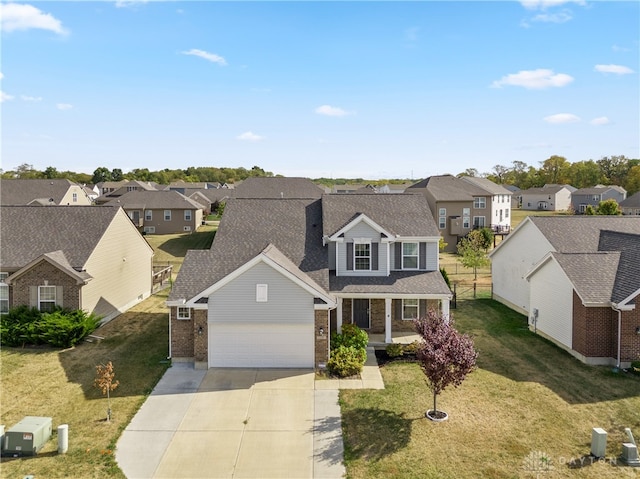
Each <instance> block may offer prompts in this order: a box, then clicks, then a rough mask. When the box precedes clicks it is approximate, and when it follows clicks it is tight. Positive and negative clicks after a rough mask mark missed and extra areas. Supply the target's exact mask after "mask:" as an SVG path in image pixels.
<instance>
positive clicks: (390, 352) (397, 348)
mask: <svg viewBox="0 0 640 479" xmlns="http://www.w3.org/2000/svg"><path fill="white" fill-rule="evenodd" d="M386 352H387V356H389V357H390V358H397V357H400V356H402V355H403V354H404V347H403V346H402V344H399V343H392V344H389V345H387V348H386Z"/></svg>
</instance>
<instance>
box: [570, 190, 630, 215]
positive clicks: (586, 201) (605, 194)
mask: <svg viewBox="0 0 640 479" xmlns="http://www.w3.org/2000/svg"><path fill="white" fill-rule="evenodd" d="M626 197H627V191H626V190H625V189H624V188H622V187H621V186H616V185H611V186H602V185H596V186H594V187H593V188H580V189H578V190H575V191H574V192H573V193H571V206H572V208H573V211H575V212H576V214H580V215H581V214H584V212H585V211H586V210H587V206H589V205H590V206H592V207H593V208H594V209H595V208H597V207H598V205H599V204H600V202H601V201H605V200H609V199H614V200H616V202H618V203H620V202H621V201H623V200H624V199H626Z"/></svg>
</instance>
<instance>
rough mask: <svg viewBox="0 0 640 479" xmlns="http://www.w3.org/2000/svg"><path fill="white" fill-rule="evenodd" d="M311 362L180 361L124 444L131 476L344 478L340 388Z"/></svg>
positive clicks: (123, 464)
mask: <svg viewBox="0 0 640 479" xmlns="http://www.w3.org/2000/svg"><path fill="white" fill-rule="evenodd" d="M314 382H315V379H314V373H313V371H311V370H293V369H210V370H208V371H203V370H194V369H193V366H192V365H189V364H185V363H177V364H174V365H173V366H172V367H171V368H170V369H169V370H168V371H167V372H166V373H165V375H164V376H163V378H162V379H161V380H160V382H159V383H158V385H157V386H156V388H155V389H154V390H153V392H152V394H151V395H150V396H149V398H148V399H147V400H146V401H145V403H144V404H143V406H142V407H141V408H140V410H139V411H138V413H137V414H136V416H135V417H134V418H133V420H132V421H131V423H130V424H129V426H127V428H126V429H125V431H124V432H123V434H122V436H121V437H120V440H119V441H118V444H117V446H116V460H117V462H118V464H119V466H120V468H121V469H122V470H123V472H124V474H125V475H126V476H127V477H128V478H129V479H147V478H148V479H151V478H158V479H160V478H167V479H178V478H189V479H195V478H218V477H225V478H264V479H266V478H300V479H302V478H340V477H343V475H344V466H343V465H342V459H343V444H342V431H341V422H340V407H339V406H338V391H337V390H315V389H314Z"/></svg>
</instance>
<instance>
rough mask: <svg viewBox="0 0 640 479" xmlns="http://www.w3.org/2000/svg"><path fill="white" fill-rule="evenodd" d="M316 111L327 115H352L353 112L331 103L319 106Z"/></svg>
mask: <svg viewBox="0 0 640 479" xmlns="http://www.w3.org/2000/svg"><path fill="white" fill-rule="evenodd" d="M315 112H316V113H317V114H318V115H325V116H347V115H352V114H353V113H352V112H348V111H346V110H343V109H342V108H338V107H337V106H331V105H322V106H319V107H318V108H316V109H315Z"/></svg>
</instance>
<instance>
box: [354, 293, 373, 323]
mask: <svg viewBox="0 0 640 479" xmlns="http://www.w3.org/2000/svg"><path fill="white" fill-rule="evenodd" d="M369 313H370V308H369V300H368V299H354V300H353V322H354V323H355V324H356V326H358V327H359V328H361V329H369V328H370V327H371V321H370V316H369Z"/></svg>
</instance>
